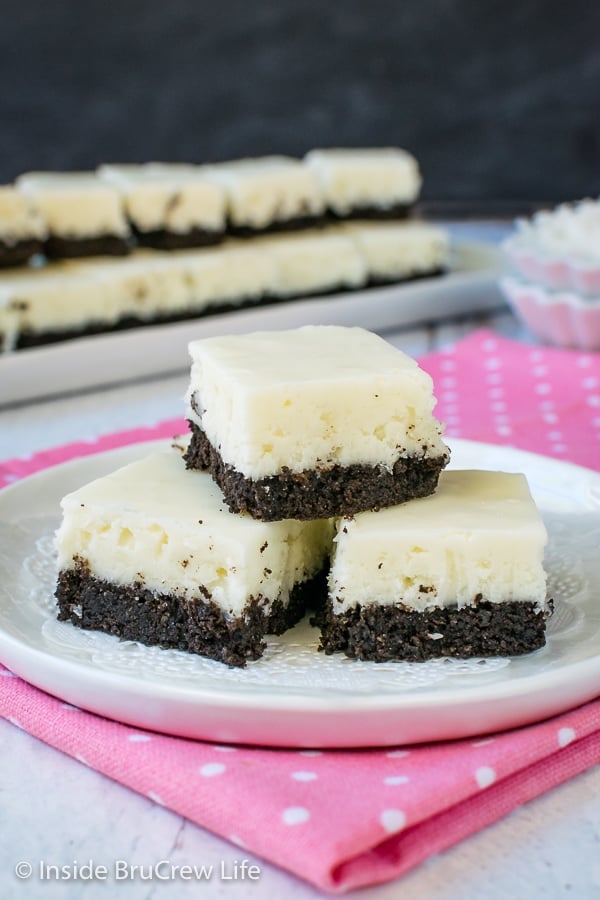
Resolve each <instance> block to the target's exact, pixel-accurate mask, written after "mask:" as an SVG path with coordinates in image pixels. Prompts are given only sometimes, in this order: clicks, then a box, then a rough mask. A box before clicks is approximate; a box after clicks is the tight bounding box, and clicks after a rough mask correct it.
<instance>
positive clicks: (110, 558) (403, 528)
mask: <svg viewBox="0 0 600 900" xmlns="http://www.w3.org/2000/svg"><path fill="white" fill-rule="evenodd" d="M190 351H191V356H192V370H191V381H190V388H189V392H188V417H189V422H190V429H191V437H190V439H189V442H186V443H185V445H184V446H183V447H181V446H177V444H175V445H174V446H173V447H172V448H171V450H170V451H168V452H162V453H156V454H154V455H152V456H150V457H148V458H146V459H143V460H140V461H138V462H134V463H132V464H131V465H129V466H127V467H125V468H123V469H121V470H119V471H117V472H115V473H113V474H111V475H108V476H106V477H104V478H101V479H100V480H98V481H95V482H93V483H91V484H89V485H87V486H84V487H82V488H80V489H79V490H77V491H75V492H74V493H72V494H70V495H68V496H67V497H66V498H65V499H64V500H63V504H62V506H63V522H62V525H61V527H60V529H59V531H58V534H57V548H58V556H59V569H60V574H59V579H58V586H57V590H56V597H57V600H58V609H59V618H60V619H62V620H66V621H70V622H72V623H73V624H75V625H78V626H80V627H82V628H89V629H99V630H101V631H105V632H108V633H110V634H114V635H118V636H119V637H121V638H126V639H129V640H135V641H140V642H143V643H147V644H158V645H160V646H162V647H171V648H178V649H181V650H185V651H189V652H193V653H198V654H201V655H204V656H207V657H209V658H211V659H214V660H218V661H221V662H224V663H227V664H229V665H233V666H244V665H246V662H247V661H248V660H256V659H258V658H259V657H260V656H261V655H262V653H263V651H264V649H265V637H266V636H267V635H269V634H281V633H282V632H284V631H285V630H286V629H288V628H289V627H291V626H292V625H294V624H295V623H296V622H297V621H298V620H299V619H300V618H302V616H303V615H304V614H305V612H306V611H307V610H312V611H313V612H314V614H315V617H314V619H313V623H314V624H315V625H317V626H318V627H319V628H320V633H321V643H320V649H321V650H323V651H325V652H327V653H332V652H334V651H340V652H343V653H345V654H346V655H347V656H348V657H351V658H359V659H363V660H371V661H376V662H381V661H384V660H409V661H422V660H426V659H431V658H435V657H442V656H454V657H462V658H464V657H480V656H482V657H483V656H495V655H501V656H511V655H518V654H522V653H527V652H530V651H533V650H535V649H538V648H539V647H541V646H543V644H544V641H545V621H546V618H547V616H548V614H549V612H550V609H551V601H547V599H546V576H545V573H544V568H543V553H544V546H545V543H546V531H545V528H544V525H543V522H542V519H541V517H540V515H539V513H538V511H537V509H536V507H535V505H534V502H533V500H532V498H531V495H530V493H529V489H528V486H527V482H526V480H525V478H524V476H522V475H520V474H511V473H503V472H487V471H459V470H450V471H448V472H444V471H443V469H444V468H445V466H446V463H447V462H448V459H449V450H448V448H447V446H446V445H445V444H444V442H443V440H442V431H443V428H442V426H441V425H440V423H439V422H437V421H436V419H435V418H434V416H433V408H434V404H435V399H434V396H433V389H432V388H433V386H432V382H431V379H430V378H429V376H428V375H427V374H426V373H425V372H423V371H422V370H421V369H420V368H419V367H418V366H417V364H416V362H415V361H414V360H412V359H410V358H409V357H407V356H406V355H405V354H403V353H402V352H400V351H399V350H396V349H394V348H393V347H391V346H390V345H389V344H387V343H386V342H385V341H384V340H383V339H381V338H379V337H377V336H375V335H373V334H371V333H369V332H366V331H364V330H362V329H358V328H339V327H333V326H307V327H305V328H301V329H297V330H293V331H287V332H286V331H284V332H270V333H267V332H261V333H255V334H250V335H243V336H229V337H218V338H210V339H206V340H202V341H195V342H193V343H192V344H191V345H190ZM182 454H183V459H182Z"/></svg>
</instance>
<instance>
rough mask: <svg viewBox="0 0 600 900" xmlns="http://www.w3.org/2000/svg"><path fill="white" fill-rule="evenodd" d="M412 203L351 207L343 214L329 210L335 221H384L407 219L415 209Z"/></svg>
mask: <svg viewBox="0 0 600 900" xmlns="http://www.w3.org/2000/svg"><path fill="white" fill-rule="evenodd" d="M415 205H416V202H413V203H394V204H393V205H392V206H353V207H352V209H350V210H348V212H345V213H337V212H335V210H330V215H331V218H332V219H334V220H335V221H341V222H344V221H347V220H348V219H369V220H372V221H375V220H377V219H381V220H384V221H388V220H393V219H407V218H408V217H409V216H410V215H411V213H412V212H413V210H414V208H415Z"/></svg>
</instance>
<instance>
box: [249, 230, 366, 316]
mask: <svg viewBox="0 0 600 900" xmlns="http://www.w3.org/2000/svg"><path fill="white" fill-rule="evenodd" d="M253 246H256V249H257V251H258V255H262V254H263V253H264V255H265V256H269V257H271V258H272V260H273V264H274V266H275V272H276V274H275V285H274V295H275V297H276V298H277V299H281V300H286V299H289V298H291V297H308V296H311V295H319V294H331V293H336V292H338V291H351V290H356V289H357V288H360V287H362V286H363V285H364V284H365V281H366V279H367V271H366V266H365V263H364V261H363V258H362V256H361V253H360V250H359V248H358V247H357V245H356V244H355V243H354V241H353V240H352V239H351V238H350V237H349V236H348V235H345V234H342V233H341V231H340V230H339V229H337V228H336V229H310V230H308V231H305V232H300V233H298V234H287V235H279V234H278V235H275V236H273V237H268V238H261V239H257V242H256V243H254V244H253Z"/></svg>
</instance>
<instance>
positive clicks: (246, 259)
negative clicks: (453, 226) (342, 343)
mask: <svg viewBox="0 0 600 900" xmlns="http://www.w3.org/2000/svg"><path fill="white" fill-rule="evenodd" d="M420 188H421V176H420V173H419V167H418V164H417V161H416V160H415V158H414V157H413V156H411V154H409V153H407V152H406V151H404V150H401V149H400V148H381V147H380V148H374V149H368V148H362V149H352V150H313V151H311V152H310V153H308V154H307V155H306V156H305V158H304V159H302V160H300V159H293V158H291V157H284V156H268V157H261V158H256V159H241V160H234V161H231V162H227V163H218V164H212V165H191V164H176V163H145V164H141V165H131V164H129V165H103V166H100V167H99V169H98V170H97V171H96V172H29V173H25V174H23V175H21V176H20V177H19V178H18V179H17V180H16V182H15V184H13V185H6V186H4V187H0V353H1V352H9V351H12V350H20V349H23V348H27V347H31V346H37V345H38V344H47V343H51V342H54V341H64V340H67V339H70V338H76V337H81V336H84V335H90V334H96V333H99V332H105V331H114V330H117V329H123V328H132V327H138V326H141V325H144V326H145V325H153V324H163V323H166V322H175V321H179V320H182V319H189V318H196V317H198V316H204V315H211V314H214V313H221V312H225V311H229V310H231V309H239V308H241V307H244V306H249V305H257V304H263V303H274V302H278V301H288V300H290V299H293V298H296V297H307V296H322V295H324V294H331V293H340V292H347V291H353V290H360V289H362V288H366V287H372V286H375V285H381V284H395V283H398V282H402V281H407V280H412V279H414V278H422V277H430V276H433V275H440V274H442V273H443V272H444V271H446V270H447V268H448V266H449V247H448V237H447V234H446V233H445V231H444V230H442V229H440V228H436V227H434V226H432V225H429V224H425V223H422V222H416V221H410V222H405V221H398V220H400V219H405V218H406V216H407V215H408V214H409V212H410V211H411V210H412V208H413V206H414V204H415V202H416V200H417V198H418V195H419V191H420ZM214 245H217V246H214ZM36 254H38V255H37V256H36ZM40 254H43V255H40ZM31 257H35V264H28V261H29V260H30V259H31ZM82 257H83V258H82ZM7 267H10V268H7Z"/></svg>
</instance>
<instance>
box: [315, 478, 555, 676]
mask: <svg viewBox="0 0 600 900" xmlns="http://www.w3.org/2000/svg"><path fill="white" fill-rule="evenodd" d="M546 540H547V535H546V529H545V527H544V524H543V522H542V519H541V516H540V514H539V512H538V511H537V509H536V507H535V504H534V502H533V500H532V498H531V494H530V493H529V488H528V485H527V481H526V479H525V476H524V475H515V474H509V473H506V472H483V471H468V470H465V471H458V470H457V471H449V472H443V473H442V475H441V476H440V482H439V487H438V490H437V491H436V493H435V494H433V495H432V496H431V497H426V498H423V499H420V500H415V501H413V502H412V503H407V504H405V505H404V506H396V507H393V508H391V509H386V510H383V511H382V512H380V513H377V514H374V513H362V514H361V515H358V516H356V517H355V518H353V519H341V520H340V522H339V524H338V532H337V536H336V537H335V539H334V543H335V549H334V552H333V558H332V563H331V572H330V578H329V598H328V603H327V609H326V613H325V617H324V620H323V621H322V623H321V624H322V632H321V649H322V650H325V651H326V652H327V653H332V652H333V651H336V650H341V651H343V652H344V653H345V654H346V655H347V656H350V657H353V658H357V659H367V660H374V661H376V662H382V661H384V660H392V659H399V660H417V661H418V660H425V659H430V658H432V657H440V656H454V657H460V658H466V657H474V656H514V655H517V654H522V653H529V652H530V651H532V650H536V649H537V648H538V647H542V646H543V645H544V642H545V634H544V630H545V620H546V618H547V616H548V614H549V612H550V609H551V601H550V602H547V601H546V576H545V573H544V568H543V556H544V546H545V544H546Z"/></svg>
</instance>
